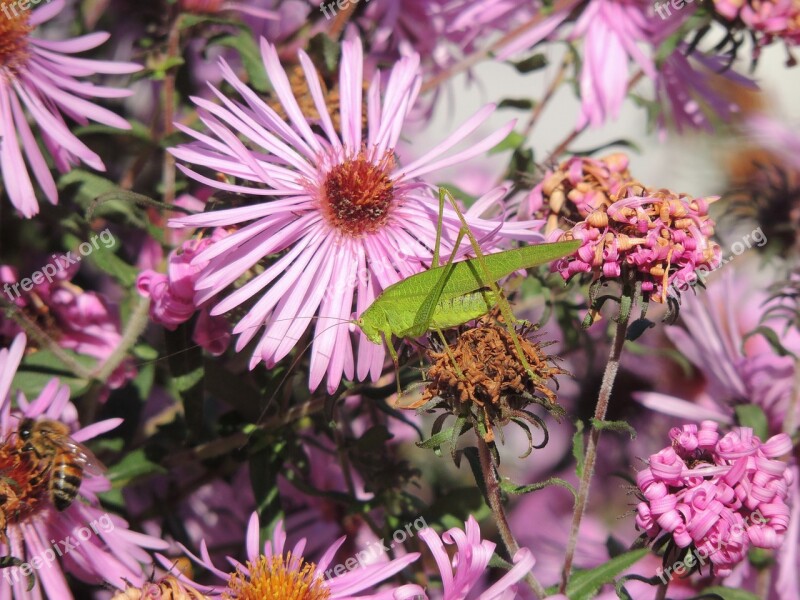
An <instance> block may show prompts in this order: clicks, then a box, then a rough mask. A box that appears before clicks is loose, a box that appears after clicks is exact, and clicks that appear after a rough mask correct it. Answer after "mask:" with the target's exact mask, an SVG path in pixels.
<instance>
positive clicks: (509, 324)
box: [439, 188, 539, 381]
mask: <svg viewBox="0 0 800 600" xmlns="http://www.w3.org/2000/svg"><path fill="white" fill-rule="evenodd" d="M445 195H447V196H448V197H449V199H450V204H451V205H452V206H453V210H455V211H456V214H457V215H458V219H459V221H461V229H460V230H459V234H461V233H462V232H463V233H466V235H467V237H468V238H469V241H470V243H471V244H472V249H473V250H474V251H475V258H477V259H478V263H479V264H480V265H481V270H482V271H483V273H482V275H483V277H484V278H485V283H486V284H487V285H488V286H489V287H490V288H491V290H492V292H494V294H495V297H496V298H497V306H498V307H499V308H500V314H502V315H503V320H504V321H505V325H506V329H508V333H509V334H510V335H511V339H512V341H513V342H514V349H515V350H516V351H517V357H518V358H519V361H520V363H522V366H523V367H524V368H525V372H526V373H527V374H528V377H530V378H531V379H533V380H534V381H538V380H539V376H538V375H537V374H536V373H534V372H533V369H532V368H531V366H530V365H529V364H528V359H527V358H526V357H525V353H524V352H523V351H522V344H520V342H519V337H518V336H517V332H516V331H515V330H514V324H515V323H516V322H517V318H516V317H515V316H514V313H513V312H512V311H511V307H510V306H509V304H508V301H507V300H506V299H505V296H503V294H502V292H501V291H500V288H499V287H498V285H497V282H496V281H495V280H494V279H492V276H491V274H490V273H489V269H488V268H487V266H486V261H485V260H484V257H483V252H482V251H481V247H480V244H478V240H477V239H475V236H474V235H473V234H472V231H471V230H470V228H469V225H468V224H467V220H466V219H465V218H464V215H463V214H462V213H461V211H460V210H459V208H458V204H457V203H456V199H455V198H454V197H453V195H452V194H451V193H450V192H449V191H448V190H446V189H445V188H439V198H440V202H441V201H443V199H444V196H445ZM459 239H461V238H460V237H459ZM456 247H458V246H456Z"/></svg>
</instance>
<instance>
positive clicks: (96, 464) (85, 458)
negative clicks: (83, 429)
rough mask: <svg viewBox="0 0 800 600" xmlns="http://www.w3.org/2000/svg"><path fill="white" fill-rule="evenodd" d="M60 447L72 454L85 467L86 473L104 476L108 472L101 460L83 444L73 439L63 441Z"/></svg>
mask: <svg viewBox="0 0 800 600" xmlns="http://www.w3.org/2000/svg"><path fill="white" fill-rule="evenodd" d="M60 445H61V446H62V447H63V448H64V449H66V450H69V451H70V452H72V454H73V455H74V456H75V457H76V458H77V460H78V461H79V462H80V463H81V465H82V466H83V469H84V471H86V472H87V473H89V474H90V475H102V474H103V473H105V472H106V471H107V470H108V469H107V468H106V466H105V465H104V464H103V463H102V462H100V459H99V458H97V457H96V456H95V455H94V452H92V451H91V450H89V449H88V448H87V447H86V446H84V445H83V444H80V443H78V442H76V441H75V440H73V439H66V440H62V441H61V442H60Z"/></svg>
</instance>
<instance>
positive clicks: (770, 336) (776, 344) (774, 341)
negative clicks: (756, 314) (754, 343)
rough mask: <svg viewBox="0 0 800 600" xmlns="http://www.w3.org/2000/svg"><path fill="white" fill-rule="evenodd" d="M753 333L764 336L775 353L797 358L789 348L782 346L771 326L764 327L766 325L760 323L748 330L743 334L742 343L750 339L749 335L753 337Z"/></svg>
mask: <svg viewBox="0 0 800 600" xmlns="http://www.w3.org/2000/svg"><path fill="white" fill-rule="evenodd" d="M754 335H761V336H764V339H766V340H767V342H768V343H769V345H770V346H772V349H773V350H774V351H775V352H776V353H777V354H778V355H779V356H792V357H794V358H797V357H796V356H795V354H794V353H793V352H792V351H791V350H788V349H787V348H786V347H785V346H784V345H783V344H782V343H781V338H780V336H779V335H778V334H777V332H775V330H773V329H771V328H769V327H766V326H764V325H760V326H759V327H756V328H755V329H754V330H753V331H750V332H749V333H747V334H746V335H745V336H744V337H743V338H742V344H744V343H745V342H746V341H747V340H748V339H750V338H751V337H753V336H754Z"/></svg>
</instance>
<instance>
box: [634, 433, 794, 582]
mask: <svg viewBox="0 0 800 600" xmlns="http://www.w3.org/2000/svg"><path fill="white" fill-rule="evenodd" d="M717 428H718V426H717V424H716V423H715V422H713V421H703V422H702V423H701V424H700V427H699V428H698V427H697V426H696V425H684V426H683V428H682V429H681V428H678V427H674V428H672V430H670V438H671V440H672V444H671V445H670V446H668V447H667V448H665V449H663V450H661V451H660V452H658V453H656V454H653V455H651V456H650V461H649V466H648V468H646V469H644V470H642V471H640V472H639V474H638V475H637V485H638V486H639V489H640V490H641V494H642V497H643V501H642V502H640V503H639V505H638V506H637V517H636V525H637V527H638V528H640V529H642V530H643V531H645V533H646V534H647V536H648V537H650V538H655V537H656V536H658V535H660V534H661V533H662V532H666V533H668V534H669V535H670V536H671V538H672V541H673V543H674V544H675V545H676V546H678V547H679V548H688V547H690V546H692V547H693V548H694V549H695V550H696V552H697V555H698V557H700V556H702V558H703V559H708V560H709V561H710V563H711V565H712V568H713V570H714V573H715V574H716V575H718V576H721V577H725V576H727V575H729V574H730V573H731V571H732V569H733V567H734V566H736V565H737V564H738V563H740V562H742V561H743V560H744V558H745V557H746V555H747V551H748V549H749V548H750V546H755V547H757V548H767V549H777V548H780V547H781V544H782V543H783V539H784V537H785V533H786V530H787V527H788V525H789V518H790V510H789V506H788V504H787V503H786V499H787V497H788V494H789V490H790V486H791V483H792V475H791V471H789V470H788V469H787V464H786V463H785V462H783V461H781V460H778V457H780V456H783V455H784V454H787V453H788V452H789V451H791V449H792V441H791V438H790V437H789V436H788V435H786V434H785V433H780V434H778V435H776V436H773V437H771V438H770V439H768V440H767V441H766V442H763V443H762V442H761V440H760V439H759V438H758V437H757V436H755V435H753V430H752V429H750V428H748V427H738V428H734V429H733V430H732V431H730V432H729V433H727V434H725V435H724V436H722V437H720V434H719V432H718V431H717Z"/></svg>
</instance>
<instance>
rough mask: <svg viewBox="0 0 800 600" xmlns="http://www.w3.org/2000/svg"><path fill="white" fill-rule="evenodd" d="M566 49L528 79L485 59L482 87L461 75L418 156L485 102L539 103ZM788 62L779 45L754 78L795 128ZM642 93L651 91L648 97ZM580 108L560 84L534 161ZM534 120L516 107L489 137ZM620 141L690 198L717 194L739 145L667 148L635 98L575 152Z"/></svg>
mask: <svg viewBox="0 0 800 600" xmlns="http://www.w3.org/2000/svg"><path fill="white" fill-rule="evenodd" d="M562 47H563V46H562ZM561 51H562V50H561V49H560V47H559V46H555V45H554V46H552V47H551V48H548V49H545V53H547V55H548V59H549V64H548V66H547V67H546V68H544V69H542V70H540V71H537V72H534V73H529V74H527V75H520V74H518V73H517V72H516V71H515V70H514V68H513V67H511V66H510V65H507V64H502V63H497V62H484V63H481V64H480V65H479V66H478V67H477V68H476V69H475V71H474V73H475V75H476V77H477V79H478V80H479V81H480V85H475V84H474V83H473V84H472V85H470V86H467V85H466V84H467V79H466V77H465V76H463V75H462V76H459V77H458V78H456V79H455V80H454V81H453V82H452V86H451V87H452V90H453V94H450V95H449V96H447V97H444V98H442V101H440V103H439V104H438V106H437V110H436V112H435V114H434V118H433V121H432V123H431V124H430V126H429V128H428V130H427V132H425V133H423V134H422V135H420V136H414V140H415V144H414V146H416V147H417V148H418V150H416V152H419V151H421V150H424V149H425V148H430V147H431V145H432V144H433V143H434V142H437V141H439V140H441V139H443V138H444V137H445V136H446V135H448V133H450V132H452V131H454V130H455V128H456V127H458V126H459V125H460V124H461V123H463V122H464V121H465V120H466V119H467V118H468V117H469V116H470V115H472V114H473V113H474V112H475V111H476V110H478V109H479V108H480V107H481V106H483V105H484V104H485V103H487V102H491V101H495V102H496V101H499V100H500V99H502V98H526V97H532V98H534V99H538V98H540V97H541V96H542V95H543V93H544V90H545V89H546V88H547V86H548V84H549V82H550V81H552V79H553V77H555V74H556V72H557V70H558V67H559V64H560V53H561ZM742 56H749V54H748V49H744V50H743V53H742ZM785 60H786V53H785V50H784V48H783V47H782V45H781V44H777V43H776V44H774V45H773V46H772V47H770V48H768V49H767V50H765V51H764V52H763V53H762V58H761V61H760V62H759V66H758V68H757V70H756V72H755V76H754V77H755V79H756V80H757V82H758V83H759V85H760V87H761V89H762V90H763V91H764V92H765V93H766V95H767V96H768V102H767V104H769V105H771V106H772V107H773V108H774V111H773V112H774V114H775V115H776V116H779V117H780V118H782V119H784V120H785V122H787V123H788V124H790V125H787V126H792V127H794V128H798V127H800V65H799V66H797V67H795V68H794V69H787V68H786V67H785V66H784V63H785ZM746 68H747V65H744V68H742V66H740V67H739V68H738V71H739V72H744V71H745V69H746ZM645 86H646V87H644V88H640V89H641V90H643V91H642V94H643V95H646V97H652V86H651V85H650V84H649V83H646V84H645ZM645 90H646V92H647V94H645V93H644V91H645ZM451 99H454V101H452V100H451ZM578 110H579V103H578V100H577V98H576V97H575V94H574V93H573V89H572V87H571V86H570V85H563V84H562V87H561V90H560V91H559V93H558V94H557V95H556V96H555V97H554V98H553V99H551V101H550V104H549V105H548V107H547V108H546V110H545V112H544V113H543V114H542V116H541V118H540V120H539V123H538V124H537V125H536V127H535V128H534V130H533V132H532V134H531V137H530V139H531V140H532V142H533V147H534V149H535V152H536V160H537V161H542V160H544V158H545V157H546V156H547V154H548V152H550V151H551V150H552V149H553V148H554V147H555V146H556V145H557V144H558V143H559V142H560V141H561V140H562V139H563V138H564V137H565V136H566V135H567V134H568V133H569V132H570V131H571V130H572V128H573V126H574V123H575V121H576V119H577V115H578ZM529 115H530V113H529V112H528V111H520V110H513V109H504V110H500V111H497V112H496V113H495V114H494V115H493V116H492V118H491V120H490V121H489V125H488V126H487V127H486V128H484V129H483V132H484V133H488V132H490V131H491V130H493V129H494V128H496V127H498V126H500V125H502V124H503V123H505V122H507V121H508V120H510V119H512V118H517V119H518V125H517V129H518V130H519V129H521V128H522V127H523V126H524V124H525V123H526V122H527V120H528V118H529ZM619 138H626V139H629V140H630V141H632V142H634V143H635V144H636V145H637V146H638V147H639V148H640V150H641V154H638V155H637V154H635V152H634V151H632V150H625V151H626V152H628V154H629V155H630V156H631V168H632V171H633V174H634V175H635V176H636V177H637V178H638V179H639V180H641V181H643V182H644V183H647V184H648V185H651V186H654V187H655V186H657V187H668V188H670V189H672V190H674V191H677V192H686V193H689V194H691V195H693V196H701V195H708V194H717V193H719V192H720V186H721V185H722V184H723V180H722V172H721V171H720V167H719V162H718V157H719V152H720V151H721V150H724V151H726V152H730V151H731V150H732V149H735V146H732V145H731V144H732V143H736V140H732V139H730V138H725V137H724V136H720V135H716V136H708V135H704V134H702V133H701V134H688V135H687V134H684V135H682V136H679V135H678V134H676V133H671V134H670V136H669V138H668V139H667V141H666V143H662V142H660V141H659V140H658V139H657V138H656V136H655V134H653V133H650V134H648V133H647V115H646V112H645V110H644V109H643V108H640V107H638V106H636V105H635V104H634V102H633V101H631V100H626V102H625V104H624V105H623V108H622V111H621V113H620V117H619V119H618V120H616V121H615V122H610V123H608V124H607V125H606V126H604V127H603V128H600V129H594V130H589V131H587V132H585V133H584V134H583V135H581V137H580V138H578V140H576V142H575V143H574V144H573V145H572V148H573V149H588V148H593V147H597V146H599V145H601V144H603V143H606V142H608V141H611V140H614V139H619ZM723 142H724V143H723ZM416 152H415V153H416ZM508 156H509V155H508V153H505V154H504V155H502V157H490V159H489V160H488V162H487V160H485V159H484V160H479V161H475V162H473V163H472V164H474V165H475V168H476V169H477V170H478V171H483V170H490V169H491V171H492V172H493V173H499V170H500V169H502V168H503V166H504V165H505V164H506V161H507V159H508ZM474 175H475V171H473V170H472V169H467V170H464V169H461V170H458V171H456V172H454V171H452V170H451V171H448V172H447V176H446V177H442V178H436V182H444V181H447V182H449V183H453V184H455V185H459V187H463V188H467V187H468V186H467V185H461V184H459V180H462V181H463V180H464V178H466V179H470V178H472V177H473V176H474Z"/></svg>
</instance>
